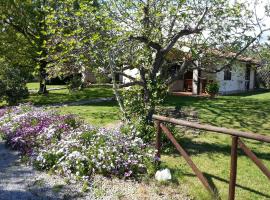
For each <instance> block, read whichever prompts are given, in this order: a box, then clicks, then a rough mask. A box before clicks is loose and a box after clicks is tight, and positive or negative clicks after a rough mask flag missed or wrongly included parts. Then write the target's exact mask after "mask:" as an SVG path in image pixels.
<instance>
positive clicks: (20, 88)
mask: <svg viewBox="0 0 270 200" xmlns="http://www.w3.org/2000/svg"><path fill="white" fill-rule="evenodd" d="M26 82H27V79H26V78H25V74H24V72H23V71H22V69H21V68H20V67H12V66H6V65H3V66H1V69H0V100H6V101H7V102H8V104H10V105H14V104H17V103H18V101H19V100H20V99H22V98H26V97H27V96H28V95H29V93H28V89H27V87H26Z"/></svg>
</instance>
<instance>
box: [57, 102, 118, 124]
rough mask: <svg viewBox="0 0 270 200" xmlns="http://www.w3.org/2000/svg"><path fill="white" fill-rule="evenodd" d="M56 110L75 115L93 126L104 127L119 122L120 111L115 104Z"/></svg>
mask: <svg viewBox="0 0 270 200" xmlns="http://www.w3.org/2000/svg"><path fill="white" fill-rule="evenodd" d="M58 110H59V111H60V112H61V113H64V114H67V113H69V114H75V115H77V116H78V117H80V118H81V119H83V120H84V121H86V122H88V123H90V124H93V125H95V126H104V125H108V124H111V123H115V122H116V121H118V120H120V111H119V108H118V105H117V103H116V102H102V103H95V104H88V105H81V106H64V107H60V108H58Z"/></svg>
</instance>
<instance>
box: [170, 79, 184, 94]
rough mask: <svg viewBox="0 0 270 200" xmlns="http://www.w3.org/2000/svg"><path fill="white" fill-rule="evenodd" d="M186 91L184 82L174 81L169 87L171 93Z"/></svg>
mask: <svg viewBox="0 0 270 200" xmlns="http://www.w3.org/2000/svg"><path fill="white" fill-rule="evenodd" d="M183 90H184V80H177V81H174V82H173V83H172V84H171V85H170V86H169V92H179V91H183Z"/></svg>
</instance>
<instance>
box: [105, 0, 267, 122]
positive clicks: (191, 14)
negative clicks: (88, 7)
mask: <svg viewBox="0 0 270 200" xmlns="http://www.w3.org/2000/svg"><path fill="white" fill-rule="evenodd" d="M104 6H105V7H106V9H107V10H108V12H109V14H108V15H109V16H110V17H111V19H112V21H113V22H114V23H113V26H111V33H112V37H114V38H115V40H116V42H115V43H114V46H112V48H111V49H110V50H109V54H112V53H113V54H114V55H113V56H111V57H112V58H113V60H117V61H116V62H114V63H115V64H114V65H113V68H112V67H111V69H112V70H113V71H114V73H121V75H123V76H125V77H127V78H128V79H130V82H129V83H127V84H124V85H120V86H119V87H130V86H136V87H139V88H141V89H139V90H137V92H136V93H137V94H140V99H141V100H142V101H143V103H142V104H141V106H140V107H141V108H143V109H144V112H142V113H143V114H144V117H145V120H146V122H147V123H151V121H152V115H153V114H154V112H155V107H156V105H157V103H158V102H160V95H159V94H161V92H160V91H161V90H162V88H167V86H168V85H169V84H170V83H172V82H173V81H174V80H175V79H178V78H179V76H180V75H182V74H183V72H184V71H186V70H187V69H188V68H191V69H196V68H197V69H198V68H202V69H203V70H205V71H210V72H213V73H214V72H217V71H220V70H223V69H224V68H226V67H229V66H230V65H231V64H232V63H233V62H234V61H235V60H236V59H237V57H238V56H239V55H241V54H242V53H243V52H244V51H245V50H246V49H247V48H248V47H250V46H251V45H252V44H253V43H254V42H255V41H256V40H257V38H259V37H260V36H261V35H262V33H263V32H265V31H266V29H261V30H260V31H259V32H258V33H255V35H254V36H253V35H251V34H250V33H253V32H255V25H256V24H258V23H259V21H258V20H257V21H256V20H255V21H254V20H253V17H252V14H253V13H252V12H251V11H250V10H248V9H247V8H246V6H245V5H244V4H242V3H234V4H232V3H230V2H229V1H224V0H211V1H210V0H209V1H201V0H195V1H185V0H183V1H174V0H173V1H166V0H164V1H160V0H145V1H131V0H119V1H106V3H105V5H104ZM254 24H255V25H254ZM184 47H189V51H188V52H183V51H179V50H181V49H182V48H184ZM211 50H219V51H224V50H225V51H236V54H235V56H234V57H233V58H231V59H230V60H228V61H226V62H225V63H223V66H221V67H220V68H219V69H217V70H213V69H211V68H210V66H209V65H206V66H205V65H204V66H201V65H198V63H200V62H196V61H200V60H203V58H205V55H206V54H207V55H208V57H207V60H209V59H211V58H210V57H209V51H211ZM175 51H176V52H177V51H178V52H180V53H179V54H178V55H177V59H173V57H172V58H171V59H170V56H171V54H173V53H174V52H175ZM174 65H180V66H181V68H180V70H179V71H178V73H176V74H175V75H174V76H170V75H168V73H166V72H167V71H168V69H169V68H170V67H172V66H174ZM203 67H204V68H203ZM124 69H137V71H138V74H137V76H130V74H127V73H125V71H124ZM133 98H134V95H133ZM131 99H132V97H130V98H129V99H128V101H129V102H130V100H131ZM135 104H138V101H137V100H136V101H135ZM127 105H128V107H126V108H125V109H129V108H130V107H132V104H131V103H128V104H127ZM133 113H134V112H133Z"/></svg>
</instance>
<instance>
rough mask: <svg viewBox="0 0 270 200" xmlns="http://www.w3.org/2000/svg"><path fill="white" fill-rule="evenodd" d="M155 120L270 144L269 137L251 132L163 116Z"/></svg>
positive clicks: (154, 116) (154, 117) (155, 117)
mask: <svg viewBox="0 0 270 200" xmlns="http://www.w3.org/2000/svg"><path fill="white" fill-rule="evenodd" d="M153 119H155V120H159V121H161V122H169V123H173V124H177V125H181V126H187V127H192V128H197V129H201V130H207V131H213V132H217V133H223V134H227V135H232V136H238V137H243V138H247V139H253V140H258V141H261V142H268V143H270V137H269V136H265V135H260V134H255V133H251V132H243V131H238V130H234V129H228V128H223V127H217V126H211V125H203V124H199V123H194V122H190V121H186V120H181V119H175V118H169V117H163V116H159V115H153Z"/></svg>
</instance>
